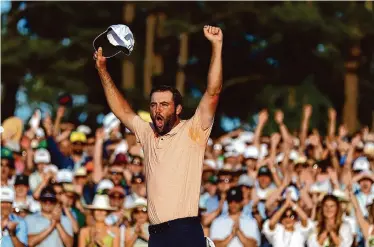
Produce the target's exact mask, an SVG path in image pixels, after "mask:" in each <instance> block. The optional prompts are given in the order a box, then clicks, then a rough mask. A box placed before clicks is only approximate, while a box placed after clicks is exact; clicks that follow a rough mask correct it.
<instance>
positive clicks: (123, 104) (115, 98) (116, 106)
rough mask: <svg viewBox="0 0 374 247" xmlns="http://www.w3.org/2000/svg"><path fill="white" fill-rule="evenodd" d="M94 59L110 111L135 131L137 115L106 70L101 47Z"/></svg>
mask: <svg viewBox="0 0 374 247" xmlns="http://www.w3.org/2000/svg"><path fill="white" fill-rule="evenodd" d="M94 58H95V60H96V69H97V71H98V72H99V76H100V79H101V84H102V85H103V88H104V92H105V96H106V99H107V102H108V104H109V107H110V109H111V110H112V112H113V113H114V115H116V116H117V117H118V119H119V120H121V122H122V123H123V124H124V125H126V127H127V128H129V129H130V130H131V131H134V129H133V126H132V120H133V119H134V117H135V115H136V114H135V113H134V111H133V110H132V109H131V106H130V104H129V103H128V102H127V100H126V99H125V98H124V97H123V96H122V94H121V93H120V91H119V90H118V88H117V87H116V85H115V84H114V82H113V80H112V78H111V76H110V74H109V73H108V71H107V68H106V58H105V57H103V49H102V48H101V47H100V48H99V49H98V51H97V52H95V54H94Z"/></svg>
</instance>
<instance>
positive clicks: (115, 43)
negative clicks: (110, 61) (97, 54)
mask: <svg viewBox="0 0 374 247" xmlns="http://www.w3.org/2000/svg"><path fill="white" fill-rule="evenodd" d="M105 33H106V39H107V40H106V42H108V41H109V43H110V44H111V45H112V48H111V49H110V51H109V53H104V56H105V57H106V58H110V57H114V56H115V55H117V54H119V53H121V52H122V53H124V54H125V55H130V54H131V52H132V51H133V49H134V45H135V39H134V35H133V34H132V32H131V30H130V28H129V27H128V26H126V25H123V24H118V25H112V26H110V27H108V29H107V30H106V31H105V32H103V33H101V34H100V35H99V36H97V37H96V38H95V40H94V41H93V46H94V48H95V50H98V48H99V47H100V46H102V44H99V43H100V40H99V38H100V37H102V36H103V35H105ZM103 52H105V51H104V50H103Z"/></svg>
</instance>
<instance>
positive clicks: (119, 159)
mask: <svg viewBox="0 0 374 247" xmlns="http://www.w3.org/2000/svg"><path fill="white" fill-rule="evenodd" d="M113 164H127V156H126V154H123V153H119V154H117V155H116V158H115V159H114V162H113Z"/></svg>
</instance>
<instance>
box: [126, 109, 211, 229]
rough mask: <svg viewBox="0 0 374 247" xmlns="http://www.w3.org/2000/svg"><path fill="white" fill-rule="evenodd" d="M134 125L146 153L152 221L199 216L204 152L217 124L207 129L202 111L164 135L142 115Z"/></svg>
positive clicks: (153, 222) (147, 183) (134, 121)
mask: <svg viewBox="0 0 374 247" xmlns="http://www.w3.org/2000/svg"><path fill="white" fill-rule="evenodd" d="M132 125H133V129H134V132H135V135H136V137H137V139H138V141H139V142H140V144H141V145H142V147H143V151H144V164H145V176H146V185H147V196H148V215H149V220H150V222H151V223H152V224H159V223H162V222H165V221H170V220H173V219H177V218H183V217H190V216H197V214H198V205H199V196H200V185H201V174H202V166H203V159H204V152H205V147H206V143H207V141H208V138H209V135H210V132H211V130H212V126H213V123H212V125H211V126H210V127H209V128H208V129H206V130H203V129H202V127H201V126H202V124H201V119H200V113H199V108H198V109H197V110H196V112H195V115H194V116H193V117H192V118H191V119H189V120H181V122H180V123H179V124H178V125H177V126H175V127H174V128H173V129H172V130H171V131H170V132H169V133H168V134H166V135H164V136H158V135H157V134H156V133H155V132H154V131H153V124H152V123H148V122H145V121H144V120H142V119H141V118H140V117H139V116H136V117H134V119H133V122H132Z"/></svg>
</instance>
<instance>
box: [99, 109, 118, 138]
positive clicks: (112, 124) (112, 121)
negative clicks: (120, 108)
mask: <svg viewBox="0 0 374 247" xmlns="http://www.w3.org/2000/svg"><path fill="white" fill-rule="evenodd" d="M120 124H121V121H120V120H119V119H118V118H117V117H116V116H115V115H114V113H113V112H110V113H108V114H107V115H105V117H104V120H103V125H104V132H105V133H106V134H109V133H110V132H111V131H112V130H113V129H114V128H116V127H117V126H119V125H120Z"/></svg>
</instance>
